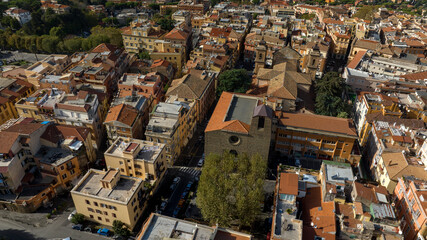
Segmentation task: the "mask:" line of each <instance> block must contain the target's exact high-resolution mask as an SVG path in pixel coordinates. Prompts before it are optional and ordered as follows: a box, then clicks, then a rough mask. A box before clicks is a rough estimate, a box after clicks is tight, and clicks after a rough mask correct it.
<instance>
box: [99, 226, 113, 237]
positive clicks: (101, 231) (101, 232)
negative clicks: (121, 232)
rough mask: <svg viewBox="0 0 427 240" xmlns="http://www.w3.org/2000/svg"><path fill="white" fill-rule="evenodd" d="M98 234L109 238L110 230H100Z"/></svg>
mask: <svg viewBox="0 0 427 240" xmlns="http://www.w3.org/2000/svg"><path fill="white" fill-rule="evenodd" d="M98 234H99V235H101V236H108V235H109V234H110V230H108V228H100V229H99V230H98Z"/></svg>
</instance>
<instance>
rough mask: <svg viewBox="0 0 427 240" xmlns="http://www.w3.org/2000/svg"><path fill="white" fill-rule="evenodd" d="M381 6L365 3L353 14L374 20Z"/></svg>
mask: <svg viewBox="0 0 427 240" xmlns="http://www.w3.org/2000/svg"><path fill="white" fill-rule="evenodd" d="M378 8H379V6H373V5H364V6H363V7H361V8H360V9H359V10H357V12H356V13H355V14H354V15H353V17H357V18H361V19H365V20H372V19H373V18H374V14H375V12H376V11H377V10H378Z"/></svg>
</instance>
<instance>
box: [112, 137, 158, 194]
mask: <svg viewBox="0 0 427 240" xmlns="http://www.w3.org/2000/svg"><path fill="white" fill-rule="evenodd" d="M104 156H105V163H106V165H107V166H108V167H110V168H114V169H120V173H121V174H122V175H126V176H131V177H138V178H141V179H143V180H145V181H147V182H150V183H151V185H153V186H154V189H156V187H157V185H158V184H159V182H160V181H161V179H162V178H163V175H164V173H165V172H166V168H167V161H166V151H165V144H163V143H156V142H150V141H144V140H140V139H132V138H123V137H119V138H118V139H117V140H116V141H115V142H114V143H113V144H112V145H111V147H110V148H108V149H107V151H106V152H105V153H104Z"/></svg>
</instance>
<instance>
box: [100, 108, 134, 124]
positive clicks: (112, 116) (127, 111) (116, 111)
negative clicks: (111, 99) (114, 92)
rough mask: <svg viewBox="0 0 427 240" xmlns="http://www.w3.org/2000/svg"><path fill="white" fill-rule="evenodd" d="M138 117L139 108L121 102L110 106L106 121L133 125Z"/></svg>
mask: <svg viewBox="0 0 427 240" xmlns="http://www.w3.org/2000/svg"><path fill="white" fill-rule="evenodd" d="M137 117H138V110H136V109H135V108H134V107H132V106H129V105H127V104H119V105H117V106H114V107H112V108H110V110H109V111H108V114H107V117H106V118H105V121H104V122H105V123H108V122H112V121H117V122H121V123H123V124H126V125H128V126H130V127H132V125H133V123H134V122H135V121H136V119H137Z"/></svg>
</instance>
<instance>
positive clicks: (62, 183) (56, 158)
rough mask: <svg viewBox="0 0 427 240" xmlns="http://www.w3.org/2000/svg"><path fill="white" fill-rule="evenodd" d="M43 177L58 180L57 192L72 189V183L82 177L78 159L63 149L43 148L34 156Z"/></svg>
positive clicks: (55, 185)
mask: <svg viewBox="0 0 427 240" xmlns="http://www.w3.org/2000/svg"><path fill="white" fill-rule="evenodd" d="M34 158H35V160H36V163H37V165H38V167H39V169H40V172H41V174H42V175H43V177H45V176H51V177H54V178H56V183H55V184H53V187H54V188H55V190H56V191H61V190H65V189H68V188H70V187H71V182H72V181H73V180H74V179H77V177H78V176H79V175H80V165H79V160H78V157H77V156H75V155H74V154H73V153H72V152H70V151H68V150H65V149H62V148H52V147H45V146H43V147H41V148H40V150H39V151H38V153H37V154H36V155H35V156H34Z"/></svg>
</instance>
